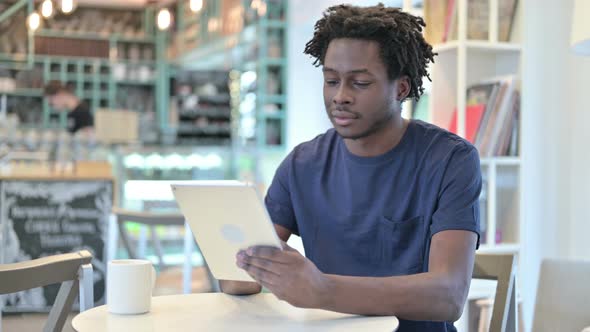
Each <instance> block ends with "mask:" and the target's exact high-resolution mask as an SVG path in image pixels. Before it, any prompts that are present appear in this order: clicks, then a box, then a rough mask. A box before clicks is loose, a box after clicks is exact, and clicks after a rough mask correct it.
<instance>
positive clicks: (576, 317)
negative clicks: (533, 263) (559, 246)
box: [533, 259, 590, 332]
mask: <svg viewBox="0 0 590 332" xmlns="http://www.w3.org/2000/svg"><path fill="white" fill-rule="evenodd" d="M589 299H590V261H574V260H558V259H545V260H543V263H542V264H541V273H540V275H539V285H538V288H537V299H536V303H535V313H534V319H533V331H535V332H549V331H551V332H553V331H572V332H579V331H582V329H583V328H585V327H587V326H590V309H589V308H590V306H589V305H588V301H589Z"/></svg>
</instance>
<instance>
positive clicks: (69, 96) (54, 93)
mask: <svg viewBox="0 0 590 332" xmlns="http://www.w3.org/2000/svg"><path fill="white" fill-rule="evenodd" d="M43 95H44V96H45V99H46V100H47V103H48V104H49V106H50V107H51V108H52V109H54V110H57V111H60V112H68V121H67V129H68V132H70V134H72V135H80V134H82V135H92V134H94V117H93V116H92V112H90V108H89V107H88V104H86V103H85V102H84V101H82V100H80V99H79V98H78V97H77V96H76V95H75V94H74V93H73V92H72V91H71V90H70V89H69V88H68V87H66V86H65V85H63V84H62V83H61V82H60V81H50V82H49V83H47V85H45V89H44V91H43Z"/></svg>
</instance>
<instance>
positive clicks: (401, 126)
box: [344, 116, 410, 157]
mask: <svg viewBox="0 0 590 332" xmlns="http://www.w3.org/2000/svg"><path fill="white" fill-rule="evenodd" d="M409 123H410V121H409V120H406V119H404V118H402V117H401V116H397V117H394V118H393V119H392V120H391V121H390V122H389V123H388V124H387V125H386V126H384V127H382V128H380V129H379V130H378V131H376V132H374V133H373V134H371V135H369V136H367V137H363V138H359V139H356V140H353V139H344V144H346V148H347V149H348V151H350V153H352V154H354V155H356V156H359V157H376V156H380V155H382V154H384V153H386V152H388V151H390V150H391V149H393V148H394V147H396V146H397V145H398V144H399V142H400V141H401V140H402V137H403V136H404V134H405V132H406V129H407V128H408V124H409Z"/></svg>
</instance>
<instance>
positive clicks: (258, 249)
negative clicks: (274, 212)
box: [236, 242, 329, 308]
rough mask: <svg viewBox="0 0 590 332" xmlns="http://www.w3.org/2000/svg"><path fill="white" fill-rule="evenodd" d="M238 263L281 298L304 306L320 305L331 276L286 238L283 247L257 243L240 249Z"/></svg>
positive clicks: (297, 305)
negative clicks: (281, 248) (287, 241)
mask: <svg viewBox="0 0 590 332" xmlns="http://www.w3.org/2000/svg"><path fill="white" fill-rule="evenodd" d="M236 260H237V261H236V264H237V265H238V266H239V267H240V268H242V269H244V270H245V271H246V272H248V274H249V275H250V276H251V277H252V278H254V280H256V281H257V282H258V283H259V284H261V285H262V286H264V287H266V288H267V289H268V290H270V291H271V292H272V293H273V294H275V295H276V296H277V297H278V298H279V299H280V300H284V301H287V302H289V303H290V304H291V305H294V306H296V307H301V308H320V307H321V306H322V304H323V301H324V299H325V294H329V290H328V279H327V278H326V276H325V275H324V274H323V273H322V272H321V271H320V270H318V268H317V267H316V266H315V264H313V263H312V262H311V261H310V260H308V259H307V258H305V257H303V256H302V255H301V254H300V253H299V252H298V251H297V250H295V249H293V248H291V247H289V246H288V245H287V244H286V243H284V242H283V250H280V249H277V248H273V247H264V246H255V247H250V248H248V249H246V250H241V251H240V252H238V254H237V256H236Z"/></svg>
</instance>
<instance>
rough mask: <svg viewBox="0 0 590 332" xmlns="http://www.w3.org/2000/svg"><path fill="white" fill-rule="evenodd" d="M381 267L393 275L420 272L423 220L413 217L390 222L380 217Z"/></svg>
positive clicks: (424, 240) (424, 239)
mask: <svg viewBox="0 0 590 332" xmlns="http://www.w3.org/2000/svg"><path fill="white" fill-rule="evenodd" d="M379 242H380V244H381V245H380V248H381V252H380V256H381V263H382V264H383V265H382V267H383V268H384V269H391V272H392V273H393V274H413V273H419V272H422V265H423V263H424V250H425V249H424V248H425V243H426V227H424V218H423V217H421V216H419V217H414V218H410V219H406V220H402V221H392V220H391V219H389V218H387V217H382V218H381V222H380V232H379Z"/></svg>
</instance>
